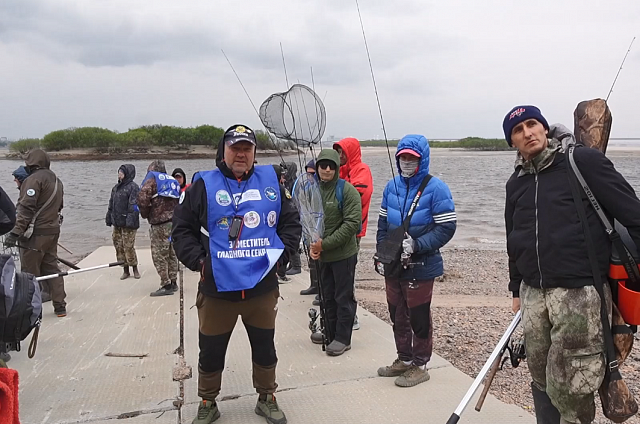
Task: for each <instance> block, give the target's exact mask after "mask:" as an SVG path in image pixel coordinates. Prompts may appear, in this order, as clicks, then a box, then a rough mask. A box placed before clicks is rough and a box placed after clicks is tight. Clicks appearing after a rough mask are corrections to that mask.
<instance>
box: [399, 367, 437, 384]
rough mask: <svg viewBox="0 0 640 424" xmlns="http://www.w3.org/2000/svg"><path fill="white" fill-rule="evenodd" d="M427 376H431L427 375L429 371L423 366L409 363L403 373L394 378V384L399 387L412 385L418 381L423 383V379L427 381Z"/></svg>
mask: <svg viewBox="0 0 640 424" xmlns="http://www.w3.org/2000/svg"><path fill="white" fill-rule="evenodd" d="M429 378H431V377H430V376H429V371H427V370H426V369H425V368H424V367H419V366H416V365H411V366H410V367H409V369H408V370H407V371H405V373H404V374H402V375H401V376H400V377H398V378H396V381H395V383H396V386H400V387H413V386H417V385H418V384H420V383H424V382H425V381H429Z"/></svg>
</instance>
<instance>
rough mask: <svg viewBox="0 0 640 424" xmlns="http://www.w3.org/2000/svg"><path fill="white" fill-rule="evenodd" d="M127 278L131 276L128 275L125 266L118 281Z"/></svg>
mask: <svg viewBox="0 0 640 424" xmlns="http://www.w3.org/2000/svg"><path fill="white" fill-rule="evenodd" d="M129 277H131V274H129V267H128V266H126V265H125V267H124V271H122V275H121V276H120V279H121V280H126V279H127V278H129Z"/></svg>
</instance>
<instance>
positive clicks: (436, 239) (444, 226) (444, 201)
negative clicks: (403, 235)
mask: <svg viewBox="0 0 640 424" xmlns="http://www.w3.org/2000/svg"><path fill="white" fill-rule="evenodd" d="M437 182H438V185H437V186H435V187H434V191H433V196H432V197H431V213H432V215H433V223H434V225H433V228H432V229H431V230H430V231H428V232H427V233H425V234H424V235H422V236H420V237H418V238H417V239H416V247H417V249H416V252H417V253H426V252H430V251H434V250H438V249H440V248H442V247H443V246H444V245H445V244H447V243H448V242H449V240H451V238H452V237H453V234H454V233H455V232H456V219H457V218H456V210H455V206H454V204H453V198H452V197H451V191H450V190H449V187H447V185H446V184H445V183H443V182H442V181H440V180H438V181H437Z"/></svg>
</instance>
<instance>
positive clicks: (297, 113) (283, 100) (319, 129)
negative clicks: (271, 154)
mask: <svg viewBox="0 0 640 424" xmlns="http://www.w3.org/2000/svg"><path fill="white" fill-rule="evenodd" d="M259 115H260V120H261V121H262V123H263V124H264V126H265V128H267V130H268V131H269V132H270V133H272V134H273V135H275V136H276V137H277V138H279V139H283V140H289V141H293V142H294V143H296V144H297V145H298V146H303V147H304V146H307V145H309V144H317V143H319V142H320V140H321V139H322V136H323V135H324V130H325V127H326V125H327V117H326V111H325V108H324V104H322V100H320V97H318V95H317V94H316V93H315V92H314V91H313V90H312V89H310V88H309V87H307V86H306V85H302V84H294V85H293V86H291V88H290V89H289V90H288V91H286V92H284V93H275V94H272V95H271V96H269V98H267V100H265V101H264V102H263V103H262V105H260V112H259Z"/></svg>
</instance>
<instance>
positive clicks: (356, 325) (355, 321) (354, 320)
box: [352, 315, 360, 330]
mask: <svg viewBox="0 0 640 424" xmlns="http://www.w3.org/2000/svg"><path fill="white" fill-rule="evenodd" d="M352 328H353V329H354V330H359V329H360V321H358V315H356V317H355V318H354V319H353V327H352Z"/></svg>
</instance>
